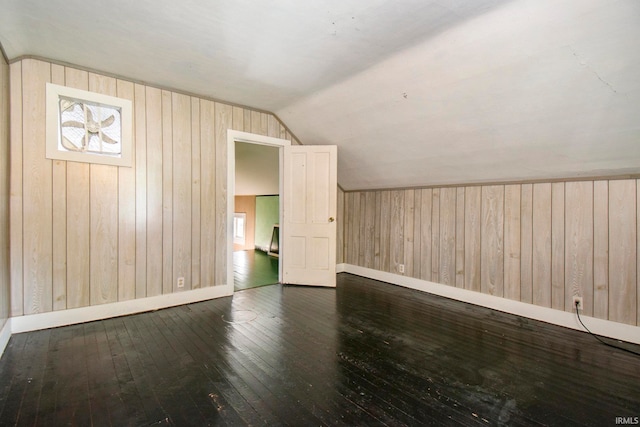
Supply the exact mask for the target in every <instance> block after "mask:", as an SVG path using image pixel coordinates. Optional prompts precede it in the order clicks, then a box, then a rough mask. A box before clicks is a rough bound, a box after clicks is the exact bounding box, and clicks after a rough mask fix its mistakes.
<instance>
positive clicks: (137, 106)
mask: <svg viewBox="0 0 640 427" xmlns="http://www.w3.org/2000/svg"><path fill="white" fill-rule="evenodd" d="M10 68H11V73H10V79H11V81H10V88H9V90H10V95H11V98H12V102H11V104H10V108H11V114H10V115H9V117H10V120H11V128H12V132H11V147H10V158H11V172H10V173H11V178H10V185H11V188H10V191H11V196H10V197H11V201H10V208H9V209H10V213H9V215H10V221H11V228H10V239H11V245H10V251H11V254H10V255H11V265H10V269H11V273H10V275H9V274H8V276H9V277H10V278H11V280H12V283H11V288H12V289H11V296H12V302H11V305H12V314H13V315H21V314H24V313H27V314H30V313H36V312H45V311H51V310H54V309H55V310H63V309H65V308H76V307H82V306H87V305H91V304H102V303H105V302H115V301H124V300H128V299H133V298H143V297H146V296H155V295H160V294H162V293H163V291H164V292H167V293H170V292H174V291H175V290H176V289H175V284H176V279H177V277H185V279H186V283H185V288H186V289H188V288H189V287H193V288H195V287H200V286H212V285H215V284H222V283H224V282H225V281H226V245H225V244H224V243H225V241H226V227H227V224H226V194H225V191H226V188H225V187H226V170H225V169H226V163H225V162H226V133H227V129H228V128H230V127H233V128H235V129H240V130H253V128H254V127H255V130H256V133H260V134H263V135H270V136H281V135H282V136H286V135H287V132H286V131H285V129H284V127H283V126H282V125H281V124H280V123H279V122H278V121H277V120H276V119H275V118H274V117H273V116H271V115H269V114H266V113H262V112H252V111H250V110H248V109H243V108H240V107H232V106H229V105H227V104H222V103H219V104H217V105H216V104H214V103H213V102H210V101H205V100H202V99H200V98H197V97H189V96H185V95H180V94H177V93H174V92H171V91H169V90H160V89H156V88H152V87H147V86H145V85H143V84H134V83H132V82H129V81H125V80H117V79H115V78H112V77H106V76H104V75H100V74H97V73H88V72H86V71H81V70H78V69H75V68H72V67H65V66H61V65H52V64H50V63H48V62H46V61H41V60H36V59H25V60H20V61H17V62H16V63H14V64H12V65H11V66H10ZM49 80H52V81H53V82H55V83H57V84H62V85H67V86H69V87H75V88H78V89H84V90H90V91H94V92H98V93H103V94H108V95H112V96H118V97H121V98H127V99H130V100H132V101H133V136H134V153H133V166H132V167H114V166H106V165H99V164H91V165H90V164H88V163H78V162H75V163H74V162H64V161H55V162H52V161H50V160H47V159H46V158H45V156H44V149H45V126H44V123H45V120H44V117H45V114H44V113H45V111H44V109H45V102H44V101H45V84H44V83H45V82H46V81H49ZM7 105H8V104H7ZM216 116H217V118H218V120H216ZM216 122H217V125H216ZM289 138H291V136H289ZM370 197H371V198H372V200H373V202H372V203H371V208H372V209H373V212H374V218H375V212H376V209H377V206H376V203H375V199H376V195H374V194H372V195H370ZM363 213H364V212H363ZM341 219H342V220H343V221H344V218H341ZM368 220H369V219H368ZM369 221H370V220H369ZM374 222H375V219H374ZM363 225H364V224H363ZM374 227H375V225H372V228H374ZM374 231H375V230H374ZM362 234H363V235H364V233H362ZM363 248H364V246H363ZM367 251H368V252H367V256H368V257H373V255H372V253H373V252H375V249H372V250H369V249H367ZM216 266H217V267H218V268H216Z"/></svg>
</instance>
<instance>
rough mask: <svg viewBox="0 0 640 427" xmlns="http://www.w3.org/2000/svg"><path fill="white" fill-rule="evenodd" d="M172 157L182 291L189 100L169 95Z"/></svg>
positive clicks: (188, 201)
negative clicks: (170, 97) (170, 99)
mask: <svg viewBox="0 0 640 427" xmlns="http://www.w3.org/2000/svg"><path fill="white" fill-rule="evenodd" d="M171 112H172V117H171V122H172V124H173V126H172V131H173V135H172V142H173V144H172V158H173V179H172V183H173V208H172V212H173V220H172V232H173V239H172V241H173V254H172V256H171V260H172V261H173V276H172V279H171V283H172V285H173V287H172V289H171V292H176V291H177V290H178V288H177V281H178V278H184V290H188V289H191V269H192V265H191V233H192V230H191V221H192V217H191V207H192V193H191V192H192V188H191V173H192V170H193V168H192V166H191V159H192V152H191V146H192V141H191V99H190V98H189V97H188V96H186V95H181V94H176V93H174V94H172V111H171Z"/></svg>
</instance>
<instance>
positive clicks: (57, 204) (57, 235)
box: [51, 64, 67, 310]
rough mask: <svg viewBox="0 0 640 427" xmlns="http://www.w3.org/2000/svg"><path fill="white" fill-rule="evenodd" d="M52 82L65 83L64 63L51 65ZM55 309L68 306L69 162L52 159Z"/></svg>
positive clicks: (62, 308)
mask: <svg viewBox="0 0 640 427" xmlns="http://www.w3.org/2000/svg"><path fill="white" fill-rule="evenodd" d="M51 83H53V84H57V85H64V84H65V71H64V67H63V66H62V65H55V64H53V65H51ZM52 163H53V164H52V177H51V179H52V182H51V184H52V194H53V202H52V209H53V224H52V231H53V236H52V240H53V241H52V244H53V310H64V309H66V308H67V162H65V161H62V160H53V161H52Z"/></svg>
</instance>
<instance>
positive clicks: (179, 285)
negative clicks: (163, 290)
mask: <svg viewBox="0 0 640 427" xmlns="http://www.w3.org/2000/svg"><path fill="white" fill-rule="evenodd" d="M180 288H184V277H178V289H180Z"/></svg>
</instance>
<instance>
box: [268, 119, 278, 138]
mask: <svg viewBox="0 0 640 427" xmlns="http://www.w3.org/2000/svg"><path fill="white" fill-rule="evenodd" d="M267 135H268V136H271V137H273V138H279V137H280V123H278V120H276V118H275V117H274V116H273V114H267Z"/></svg>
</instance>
